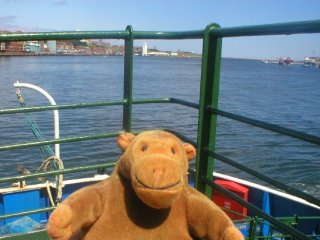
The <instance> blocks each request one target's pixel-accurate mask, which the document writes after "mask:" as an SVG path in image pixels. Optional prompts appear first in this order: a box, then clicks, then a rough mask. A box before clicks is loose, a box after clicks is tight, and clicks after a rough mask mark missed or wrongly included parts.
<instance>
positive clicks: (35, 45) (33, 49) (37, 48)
mask: <svg viewBox="0 0 320 240" xmlns="http://www.w3.org/2000/svg"><path fill="white" fill-rule="evenodd" d="M24 50H25V51H26V52H30V53H35V54H40V53H41V45H40V43H39V42H37V41H29V42H25V43H24Z"/></svg>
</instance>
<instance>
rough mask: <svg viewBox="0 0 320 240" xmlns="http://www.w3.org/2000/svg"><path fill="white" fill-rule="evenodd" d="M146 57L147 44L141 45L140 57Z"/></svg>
mask: <svg viewBox="0 0 320 240" xmlns="http://www.w3.org/2000/svg"><path fill="white" fill-rule="evenodd" d="M147 55H148V44H147V43H146V42H145V43H143V47H142V56H147Z"/></svg>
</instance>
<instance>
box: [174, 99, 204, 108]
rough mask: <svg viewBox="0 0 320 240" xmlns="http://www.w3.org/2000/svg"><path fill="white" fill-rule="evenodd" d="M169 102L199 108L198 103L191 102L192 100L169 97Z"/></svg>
mask: <svg viewBox="0 0 320 240" xmlns="http://www.w3.org/2000/svg"><path fill="white" fill-rule="evenodd" d="M170 102H171V103H176V104H180V105H183V106H186V107H191V108H195V109H199V104H196V103H193V102H189V101H185V100H182V99H178V98H170Z"/></svg>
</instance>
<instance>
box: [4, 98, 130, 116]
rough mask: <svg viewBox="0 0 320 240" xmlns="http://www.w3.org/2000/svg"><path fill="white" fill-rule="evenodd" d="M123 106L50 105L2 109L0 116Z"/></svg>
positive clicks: (102, 103) (113, 103)
mask: <svg viewBox="0 0 320 240" xmlns="http://www.w3.org/2000/svg"><path fill="white" fill-rule="evenodd" d="M123 104H125V100H115V101H103V102H90V103H72V104H62V105H54V106H52V105H48V106H35V107H25V108H13V109H3V110H0V115H1V114H14V113H25V112H41V111H48V110H61V109H77V108H91V107H102V106H114V105H123Z"/></svg>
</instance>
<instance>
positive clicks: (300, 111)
mask: <svg viewBox="0 0 320 240" xmlns="http://www.w3.org/2000/svg"><path fill="white" fill-rule="evenodd" d="M200 72H201V59H191V58H190V59H189V58H162V57H135V58H134V73H133V79H134V80H133V81H134V87H133V96H134V98H135V99H143V98H157V97H176V98H181V99H185V100H189V101H192V102H194V103H198V100H199V83H200ZM16 80H19V81H21V82H27V83H32V84H36V85H39V86H41V87H42V88H44V89H45V90H47V91H48V92H49V93H50V94H51V95H52V96H53V97H54V99H55V100H56V102H57V104H68V103H76V102H92V101H105V100H119V99H121V98H122V95H123V90H122V88H123V58H122V57H100V56H90V57H85V56H76V57H71V56H53V57H52V56H51V57H0V107H1V108H2V109H4V108H5V109H8V108H17V107H19V104H18V102H17V98H16V95H15V89H14V87H13V83H14V82H15V81H16ZM21 90H22V94H23V97H24V98H25V101H26V103H27V105H28V106H41V105H47V104H48V101H47V100H46V99H45V98H44V97H43V96H41V95H40V94H39V93H37V92H35V91H33V90H28V89H21ZM319 102H320V69H317V68H304V67H302V66H301V65H293V66H290V67H289V66H280V65H277V64H264V63H262V62H260V61H254V60H240V59H223V61H222V66H221V83H220V100H219V108H220V109H222V110H225V111H229V112H232V113H236V114H240V115H243V116H247V117H251V118H256V119H258V120H262V121H268V122H271V123H275V124H279V125H281V126H285V127H289V128H293V129H295V130H299V131H304V132H307V133H309V134H313V135H316V136H320V127H319V124H320V107H319V106H320V105H319ZM32 116H33V118H34V120H35V121H36V122H37V124H38V125H39V127H40V129H41V130H42V133H43V135H44V136H45V137H46V138H47V139H52V137H53V130H52V129H53V121H52V112H37V113H32ZM132 121H133V122H132V128H133V130H143V129H153V128H169V129H175V130H177V131H179V132H181V133H183V134H184V135H186V136H187V137H190V138H191V139H192V140H194V141H196V136H197V135H196V132H197V110H195V109H189V108H186V107H183V106H179V105H168V104H147V105H145V106H142V105H135V106H134V107H133V118H132ZM121 128H122V107H121V106H112V107H95V108H90V109H73V110H61V111H60V136H61V137H70V136H81V135H90V134H100V133H106V132H117V131H120V130H121ZM32 140H34V138H33V135H32V132H31V130H30V127H29V126H28V124H27V122H26V120H25V116H24V114H16V115H0V145H8V144H16V143H20V142H29V141H32ZM216 151H217V152H218V153H220V154H223V155H225V156H226V157H228V158H231V159H233V160H235V161H237V162H240V163H242V164H245V165H246V166H247V167H250V168H252V169H255V170H257V171H259V172H262V173H264V174H267V175H268V176H270V177H272V178H274V179H277V180H279V181H281V182H284V183H286V184H288V185H290V186H295V187H297V188H299V189H301V190H303V191H306V192H308V193H310V194H313V195H315V196H318V197H319V196H320V178H319V175H320V148H319V147H318V146H316V145H314V144H310V143H305V142H302V141H298V140H295V139H292V138H290V137H285V136H279V135H278V134H275V133H271V132H268V131H266V130H261V129H258V128H255V127H250V126H247V125H246V124H242V123H236V122H235V121H231V120H227V119H225V118H222V117H219V119H218V136H217V149H216ZM119 154H120V151H119V150H118V149H117V146H116V144H115V139H114V138H111V139H103V140H101V139H100V140H94V141H92V142H78V143H65V144H61V158H62V159H63V161H64V165H65V167H66V168H69V167H74V166H81V165H83V164H88V163H90V164H95V163H104V162H106V161H113V160H115V159H117V157H118V156H119ZM41 161H42V159H41V155H40V152H39V149H38V148H27V149H22V150H14V151H2V152H0V173H1V177H5V176H12V175H16V167H17V165H19V164H21V165H23V166H25V167H28V168H29V169H30V170H31V171H35V170H36V169H37V168H38V167H39V166H40V164H41ZM215 170H216V171H219V172H222V173H225V174H232V175H234V176H237V177H241V178H245V179H248V180H254V178H253V177H251V176H248V175H247V174H244V173H242V172H240V171H239V170H237V169H234V168H232V167H230V166H228V165H225V164H223V163H220V162H219V161H217V162H216V168H215ZM90 174H91V175H92V173H90ZM69 177H70V176H69Z"/></svg>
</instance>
